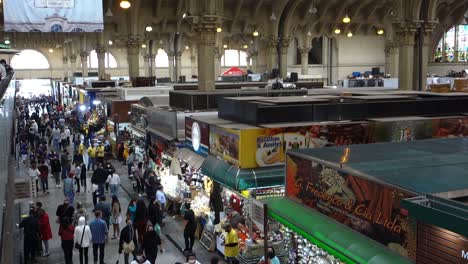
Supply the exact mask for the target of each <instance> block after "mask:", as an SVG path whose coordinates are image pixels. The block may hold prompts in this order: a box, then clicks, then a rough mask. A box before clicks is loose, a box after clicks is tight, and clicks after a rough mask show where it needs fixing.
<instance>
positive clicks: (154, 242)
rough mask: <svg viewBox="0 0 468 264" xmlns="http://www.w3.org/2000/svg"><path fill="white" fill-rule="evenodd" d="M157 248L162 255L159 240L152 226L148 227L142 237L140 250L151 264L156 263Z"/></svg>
mask: <svg viewBox="0 0 468 264" xmlns="http://www.w3.org/2000/svg"><path fill="white" fill-rule="evenodd" d="M158 246H159V247H160V251H161V253H162V252H163V248H162V241H161V238H160V237H159V235H158V234H156V232H154V229H153V226H151V225H150V226H148V229H147V230H146V232H145V234H144V235H143V244H142V248H143V250H144V251H145V256H146V258H147V259H148V260H149V262H150V263H151V264H154V263H156V258H157V257H158Z"/></svg>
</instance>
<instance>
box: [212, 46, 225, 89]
mask: <svg viewBox="0 0 468 264" xmlns="http://www.w3.org/2000/svg"><path fill="white" fill-rule="evenodd" d="M214 49H215V52H214V54H215V56H214V78H215V82H216V81H217V80H218V77H219V76H220V75H221V74H222V73H223V69H222V68H221V58H222V57H223V54H224V49H223V48H220V47H215V48H214Z"/></svg>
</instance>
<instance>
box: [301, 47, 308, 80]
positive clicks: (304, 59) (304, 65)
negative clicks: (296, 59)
mask: <svg viewBox="0 0 468 264" xmlns="http://www.w3.org/2000/svg"><path fill="white" fill-rule="evenodd" d="M309 51H310V48H308V47H305V48H300V49H299V52H300V53H301V74H302V75H308V74H309Z"/></svg>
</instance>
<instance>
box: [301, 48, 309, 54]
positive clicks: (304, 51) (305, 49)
mask: <svg viewBox="0 0 468 264" xmlns="http://www.w3.org/2000/svg"><path fill="white" fill-rule="evenodd" d="M309 51H310V48H299V53H301V55H303V54H309Z"/></svg>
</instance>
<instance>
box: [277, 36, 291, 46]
mask: <svg viewBox="0 0 468 264" xmlns="http://www.w3.org/2000/svg"><path fill="white" fill-rule="evenodd" d="M290 42H291V38H282V39H281V40H280V41H279V43H278V44H279V45H280V48H282V49H284V48H286V49H287V48H288V47H289V43H290Z"/></svg>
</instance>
